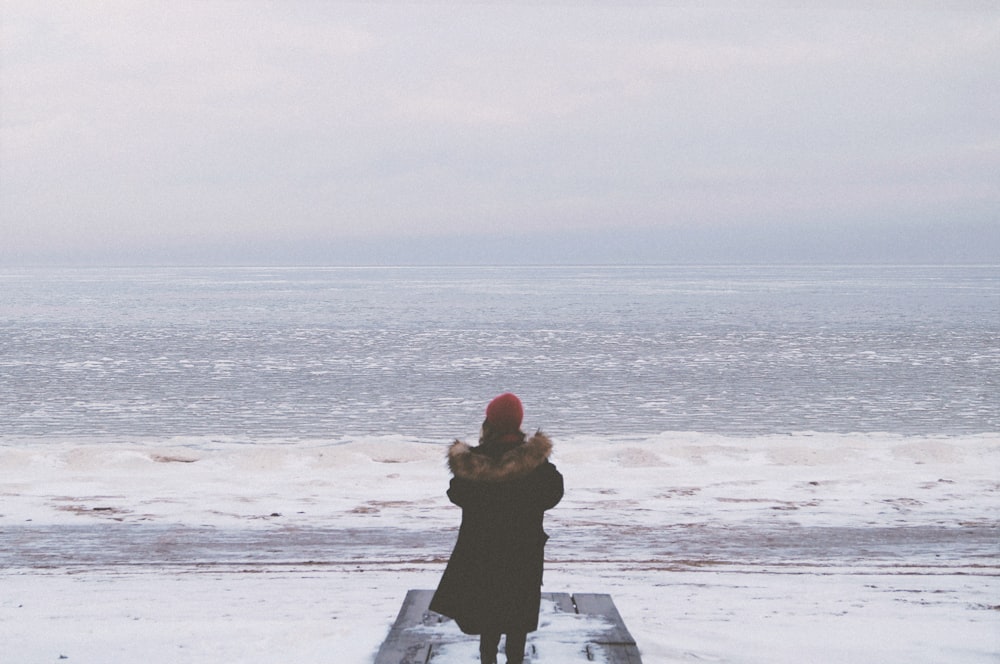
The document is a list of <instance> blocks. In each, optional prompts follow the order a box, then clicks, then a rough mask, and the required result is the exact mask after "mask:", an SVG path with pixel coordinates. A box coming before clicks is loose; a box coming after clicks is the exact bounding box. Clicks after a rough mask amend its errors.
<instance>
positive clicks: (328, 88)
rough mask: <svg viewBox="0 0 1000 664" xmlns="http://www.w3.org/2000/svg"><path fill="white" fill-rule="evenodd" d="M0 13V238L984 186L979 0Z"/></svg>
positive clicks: (115, 236) (720, 205) (920, 206)
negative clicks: (906, 4) (962, 1)
mask: <svg viewBox="0 0 1000 664" xmlns="http://www.w3.org/2000/svg"><path fill="white" fill-rule="evenodd" d="M0 31H2V32H0V38H2V39H0V49H2V51H0V94H2V99H3V101H4V103H3V104H2V105H0V120H2V122H0V223H2V224H3V225H4V229H3V231H4V237H5V242H4V243H3V244H4V248H3V249H2V250H0V252H2V253H0V260H3V261H8V262H10V261H12V260H18V258H17V257H18V256H25V255H29V254H30V255H32V256H43V255H44V253H45V251H46V250H49V249H51V248H52V247H54V246H58V247H59V251H60V252H61V255H63V256H67V255H72V254H73V253H74V252H78V253H79V254H80V255H83V254H88V255H99V254H100V253H101V252H102V251H103V250H105V249H107V248H108V247H118V248H120V251H119V253H121V252H124V253H128V252H129V251H131V252H134V253H135V255H137V256H140V255H153V254H156V255H158V256H161V255H167V254H169V253H170V252H180V253H183V250H184V248H185V247H186V246H191V245H199V244H200V245H202V246H223V245H227V244H231V245H232V246H235V247H250V246H263V247H267V246H277V244H282V245H283V246H292V245H295V246H307V247H308V246H325V247H328V246H331V245H335V244H337V243H339V242H341V241H345V242H346V241H354V240H357V239H358V238H369V239H370V241H371V242H373V243H374V244H375V245H377V244H378V241H379V238H397V237H410V238H419V237H426V238H429V239H437V240H441V239H442V238H446V237H455V238H472V237H475V236H477V235H478V234H482V233H485V232H488V231H489V230H490V229H496V228H503V229H508V230H512V231H516V232H517V233H537V232H542V231H544V232H546V233H549V232H551V233H555V234H559V233H564V234H566V235H565V237H566V238H567V241H569V239H571V238H572V237H586V236H588V235H587V234H588V233H597V234H600V233H603V232H608V233H619V232H623V231H625V230H629V232H630V233H631V234H632V236H634V237H641V236H643V233H646V232H647V231H648V232H650V233H652V234H653V235H656V234H657V233H659V232H661V231H663V232H667V231H670V230H671V229H683V228H689V229H693V231H696V230H697V229H704V228H707V227H712V228H727V229H730V230H729V232H731V233H739V232H743V231H745V232H746V233H750V234H753V233H756V231H754V230H753V229H755V228H758V229H759V228H764V227H768V228H770V227H771V225H772V224H783V225H785V227H787V228H788V229H793V230H794V232H790V233H789V234H788V235H789V237H792V236H794V237H800V238H804V237H806V236H808V233H809V232H810V229H816V228H817V227H818V226H820V225H830V224H833V225H840V226H843V227H844V228H848V227H854V226H856V225H857V224H858V223H859V222H858V220H859V219H865V220H868V221H866V222H865V223H866V224H871V223H877V220H879V219H882V220H884V221H885V222H889V221H891V222H892V223H906V220H907V219H917V218H918V217H921V218H922V217H924V216H926V215H927V214H928V213H929V212H930V211H934V213H935V214H955V215H962V214H964V215H966V216H967V217H968V218H967V219H963V218H956V222H969V223H972V221H977V220H980V219H981V218H982V217H983V216H984V215H985V216H987V217H989V216H990V215H991V212H992V213H993V215H992V218H993V219H994V220H995V219H996V214H995V213H996V211H997V210H998V209H1000V186H998V185H997V182H996V178H995V175H994V174H995V173H996V172H998V171H1000V148H998V146H1000V129H998V127H1000V110H998V109H1000V85H997V83H998V81H997V80H996V79H997V75H996V72H997V71H1000V12H997V11H996V10H995V9H991V8H988V7H971V8H966V9H963V10H953V9H939V8H921V9H911V8H901V7H899V6H897V7H890V8H888V9H872V8H869V7H864V8H859V7H858V6H854V7H849V8H847V9H840V8H830V7H827V8H819V9H808V10H807V9H801V8H794V9H790V8H787V7H786V8H783V7H782V5H780V4H777V3H776V4H775V5H774V8H773V9H770V10H768V11H757V9H755V10H754V11H747V10H743V9H740V7H739V6H738V5H732V6H727V5H718V6H714V7H713V8H712V9H704V8H701V7H699V6H695V5H683V4H682V5H679V6H670V7H662V6H659V5H650V4H634V5H630V6H628V7H619V6H611V5H603V4H592V3H568V4H552V5H544V6H534V5H526V4H520V3H511V4H500V3H492V4H491V3H486V4H473V5H464V4H463V5H454V4H405V3H309V2H306V3H264V2H261V3H254V2H250V3H227V2H208V3H161V2H148V3H117V2H109V3H51V2H31V3H27V2H25V3H19V2H9V1H8V2H5V3H4V4H3V20H2V23H0ZM949 210H951V211H952V212H949ZM914 223H915V222H914ZM977 223H978V221H977ZM801 229H805V230H804V231H803V232H805V233H806V235H805V236H803V235H802V234H801V233H800V232H799V231H800V230H801ZM757 235H758V236H759V235H760V233H758V234H757ZM590 237H596V236H590ZM279 241H280V242H279ZM470 241H471V240H470ZM802 241H803V242H805V239H803V240H802ZM692 246H694V245H693V244H692ZM801 246H803V247H804V246H805V245H801ZM794 248H795V247H794V246H792V245H789V247H788V250H789V251H793V250H794ZM52 251H55V250H54V249H52ZM189 253H190V252H189ZM287 253H288V255H292V254H293V253H294V252H291V251H290V250H289V252H287ZM803 253H805V250H804V249H803ZM706 255H707V254H706Z"/></svg>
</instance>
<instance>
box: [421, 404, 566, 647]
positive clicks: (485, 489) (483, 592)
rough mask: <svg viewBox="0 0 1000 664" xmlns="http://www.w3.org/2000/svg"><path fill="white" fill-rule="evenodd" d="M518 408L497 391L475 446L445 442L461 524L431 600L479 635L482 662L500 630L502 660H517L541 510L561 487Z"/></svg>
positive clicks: (538, 554)
mask: <svg viewBox="0 0 1000 664" xmlns="http://www.w3.org/2000/svg"><path fill="white" fill-rule="evenodd" d="M522 416H523V409H522V407H521V403H520V401H519V400H518V399H517V397H515V396H514V395H513V394H509V393H508V394H503V395H500V396H499V397H497V398H496V399H494V400H493V401H492V402H490V405H489V407H488V408H487V411H486V421H485V422H484V423H483V436H482V438H481V439H480V444H479V446H478V447H470V446H468V445H466V444H465V443H462V442H460V441H456V442H455V443H453V444H452V446H451V447H450V448H449V450H448V465H449V467H450V469H451V471H452V473H453V475H454V477H453V478H452V480H451V485H450V488H449V489H448V497H449V498H450V499H451V501H452V502H453V503H455V504H456V505H458V506H459V507H461V508H462V525H461V528H460V530H459V535H458V541H457V543H456V544H455V550H454V551H453V553H452V556H451V559H450V560H449V562H448V567H447V568H446V570H445V573H444V575H443V576H442V578H441V583H440V584H439V586H438V589H437V592H436V593H435V595H434V598H433V600H432V601H431V605H430V608H431V610H432V611H436V612H438V613H441V614H443V615H446V616H449V617H451V618H454V619H455V622H456V623H457V624H458V626H459V628H460V629H461V630H462V631H463V632H465V633H467V634H479V635H481V638H480V652H481V654H482V660H483V662H495V661H496V653H497V646H498V644H499V642H500V635H501V634H506V635H507V648H506V650H507V661H508V662H509V663H510V664H518V663H520V662H521V661H523V657H524V644H525V639H526V636H527V633H528V632H532V631H535V630H536V629H538V611H539V604H540V601H541V584H542V570H543V567H544V547H545V542H546V540H547V539H548V536H547V535H546V534H545V531H544V530H543V528H542V520H543V515H544V513H545V510H547V509H550V508H552V507H554V506H555V505H556V504H557V503H558V502H559V500H560V499H561V498H562V495H563V479H562V475H561V474H560V473H559V471H558V470H556V468H555V466H554V465H552V463H551V462H550V461H549V455H550V454H551V452H552V443H551V442H550V441H549V439H548V438H547V437H546V436H545V435H544V434H542V433H541V432H538V433H536V434H535V435H533V436H531V437H530V438H527V437H526V436H525V435H524V434H523V433H522V432H521V431H520V425H521V418H522Z"/></svg>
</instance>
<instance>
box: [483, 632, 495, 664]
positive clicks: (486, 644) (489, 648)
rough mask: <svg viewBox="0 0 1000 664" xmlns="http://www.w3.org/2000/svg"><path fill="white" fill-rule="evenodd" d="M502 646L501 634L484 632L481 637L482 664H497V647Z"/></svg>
mask: <svg viewBox="0 0 1000 664" xmlns="http://www.w3.org/2000/svg"><path fill="white" fill-rule="evenodd" d="M499 645H500V634H499V633H497V634H491V633H488V632H483V633H482V634H481V635H480V636H479V659H480V661H482V664H496V662H497V647H498V646H499Z"/></svg>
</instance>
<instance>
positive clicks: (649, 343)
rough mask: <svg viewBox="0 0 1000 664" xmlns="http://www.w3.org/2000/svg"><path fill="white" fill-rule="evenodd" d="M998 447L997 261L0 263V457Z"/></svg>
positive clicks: (999, 268) (999, 282) (999, 318)
mask: <svg viewBox="0 0 1000 664" xmlns="http://www.w3.org/2000/svg"><path fill="white" fill-rule="evenodd" d="M503 391H513V392H515V393H517V394H518V395H519V396H520V397H521V398H522V400H523V402H524V403H525V408H526V417H525V426H526V428H531V429H536V428H541V429H543V430H545V431H546V432H547V433H550V435H582V434H586V435H594V436H605V437H608V438H609V439H618V438H635V437H643V436H649V435H654V434H660V433H663V432H672V431H686V432H702V433H718V434H723V435H733V436H741V435H746V436H753V435H770V434H782V433H796V432H804V431H806V432H808V431H818V432H831V433H893V434H902V435H944V436H960V435H968V434H977V433H983V432H997V431H1000V266H997V265H973V266H859V265H846V266H687V265H685V266H531V267H509V266H504V267H472V266H469V267H455V266H443V267H327V268H321V267H287V268H282V267H184V268H181V267H162V268H161V267H148V268H5V269H3V270H0V393H2V394H3V395H4V396H3V398H2V399H0V443H2V442H3V441H18V443H19V444H25V443H31V444H35V443H37V444H38V445H44V444H46V442H47V441H53V440H64V439H67V438H69V439H76V438H81V437H83V438H88V439H102V440H108V441H114V440H133V439H137V438H141V439H149V438H177V437H187V438H188V439H189V440H190V441H192V443H191V444H195V445H197V444H200V443H207V442H210V441H212V440H225V441H227V442H229V443H239V442H247V443H253V442H255V441H260V440H268V441H288V442H294V441H296V440H303V439H308V440H316V439H324V440H332V441H336V440H346V439H350V438H351V437H356V436H400V437H403V438H405V439H408V440H415V441H427V442H433V441H447V440H450V439H451V438H453V437H455V436H457V435H464V434H468V433H469V432H473V433H474V432H475V431H476V430H477V428H478V426H479V424H480V421H481V418H482V414H483V408H484V406H485V404H486V403H487V402H488V400H489V399H490V398H492V397H493V396H495V395H496V394H499V393H500V392H503Z"/></svg>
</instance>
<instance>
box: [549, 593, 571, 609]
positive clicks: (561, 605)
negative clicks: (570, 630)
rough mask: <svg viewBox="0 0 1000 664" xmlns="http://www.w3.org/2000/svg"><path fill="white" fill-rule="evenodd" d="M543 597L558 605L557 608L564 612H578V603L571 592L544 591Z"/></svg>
mask: <svg viewBox="0 0 1000 664" xmlns="http://www.w3.org/2000/svg"><path fill="white" fill-rule="evenodd" d="M542 599H543V600H548V601H550V602H552V603H554V604H555V605H556V610H557V611H561V612H562V613H576V604H574V603H573V596H572V595H570V594H569V593H542Z"/></svg>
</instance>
